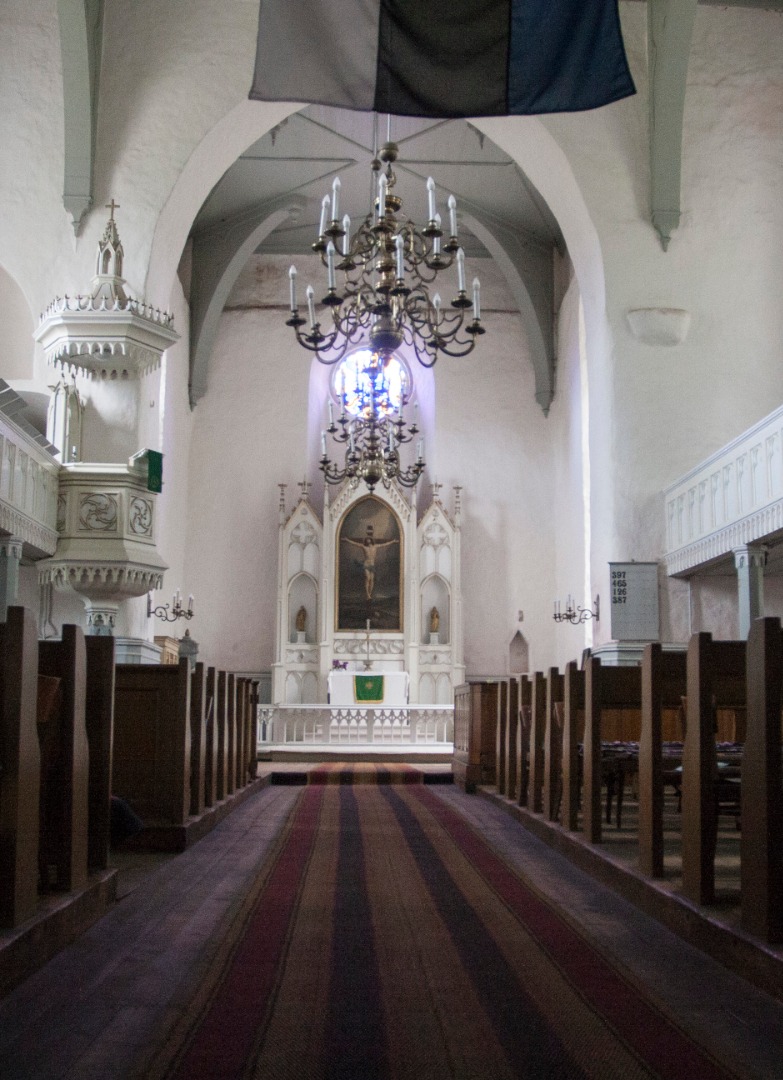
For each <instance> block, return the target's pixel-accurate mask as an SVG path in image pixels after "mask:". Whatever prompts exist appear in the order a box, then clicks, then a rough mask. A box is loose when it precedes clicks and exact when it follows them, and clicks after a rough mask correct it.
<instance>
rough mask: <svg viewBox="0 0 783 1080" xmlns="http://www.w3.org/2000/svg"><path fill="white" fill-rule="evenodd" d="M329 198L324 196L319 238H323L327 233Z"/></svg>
mask: <svg viewBox="0 0 783 1080" xmlns="http://www.w3.org/2000/svg"><path fill="white" fill-rule="evenodd" d="M329 202H330V199H329V196H328V195H324V197H323V199H321V224H320V225H319V226H318V236H319V237H321V236H323V234H324V233H325V232H326V218H327V215H328V213H329Z"/></svg>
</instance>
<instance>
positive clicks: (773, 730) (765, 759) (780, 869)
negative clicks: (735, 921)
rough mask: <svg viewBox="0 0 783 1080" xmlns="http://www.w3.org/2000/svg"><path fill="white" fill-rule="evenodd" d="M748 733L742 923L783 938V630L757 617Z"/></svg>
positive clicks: (750, 656) (750, 658)
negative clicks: (782, 738) (782, 756)
mask: <svg viewBox="0 0 783 1080" xmlns="http://www.w3.org/2000/svg"><path fill="white" fill-rule="evenodd" d="M747 687H748V694H747V738H746V742H745V749H744V753H743V756H742V794H741V799H742V837H741V840H740V859H741V882H742V901H741V902H742V927H743V929H744V930H746V931H747V932H748V933H750V934H756V935H757V936H758V937H760V938H763V939H764V940H765V941H767V942H770V943H772V944H774V943H778V942H781V941H783V761H782V759H781V715H783V632H781V625H780V620H779V619H757V620H756V621H755V622H754V623H753V626H752V627H751V630H750V637H749V638H748V647H747Z"/></svg>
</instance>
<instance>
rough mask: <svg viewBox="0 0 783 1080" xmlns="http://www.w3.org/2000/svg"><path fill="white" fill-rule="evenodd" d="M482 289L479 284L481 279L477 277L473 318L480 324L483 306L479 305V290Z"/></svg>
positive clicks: (474, 289)
mask: <svg viewBox="0 0 783 1080" xmlns="http://www.w3.org/2000/svg"><path fill="white" fill-rule="evenodd" d="M480 289H481V284H480V283H479V279H478V278H477V277H474V278H473V318H474V319H475V320H476V322H478V321H479V319H480V318H481V304H480V303H479V290H480Z"/></svg>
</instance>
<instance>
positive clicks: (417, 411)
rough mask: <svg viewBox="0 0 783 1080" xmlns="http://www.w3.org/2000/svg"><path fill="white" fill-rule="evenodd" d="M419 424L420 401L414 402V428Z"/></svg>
mask: <svg viewBox="0 0 783 1080" xmlns="http://www.w3.org/2000/svg"><path fill="white" fill-rule="evenodd" d="M438 299H440V297H438ZM418 422H419V403H418V401H414V403H413V426H414V427H416V425H417V424H418Z"/></svg>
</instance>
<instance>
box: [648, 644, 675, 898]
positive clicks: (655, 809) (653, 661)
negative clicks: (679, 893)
mask: <svg viewBox="0 0 783 1080" xmlns="http://www.w3.org/2000/svg"><path fill="white" fill-rule="evenodd" d="M686 693H687V685H686V656H685V653H684V652H679V653H678V652H666V653H665V652H664V651H663V649H662V647H661V645H660V644H659V643H658V642H654V643H650V644H649V645H646V646H645V650H644V655H643V657H642V730H641V736H640V739H639V869H640V870H641V872H642V873H643V874H645V875H647V876H648V877H663V795H664V783H665V778H664V758H663V742H664V720H665V715H666V712H667V710H668V712H669V713H670V714H671V713H672V712H676V711H677V710H678V708H679V707H680V703H681V701H682V698H683V696H685V695H686ZM669 733H671V732H667V734H669Z"/></svg>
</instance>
